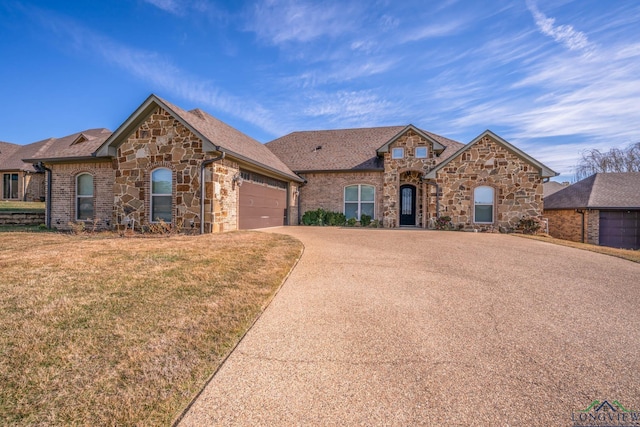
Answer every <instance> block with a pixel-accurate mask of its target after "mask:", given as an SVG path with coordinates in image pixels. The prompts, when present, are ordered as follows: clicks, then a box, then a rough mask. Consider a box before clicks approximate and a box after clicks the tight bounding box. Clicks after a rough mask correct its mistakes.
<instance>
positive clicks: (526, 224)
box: [518, 216, 541, 234]
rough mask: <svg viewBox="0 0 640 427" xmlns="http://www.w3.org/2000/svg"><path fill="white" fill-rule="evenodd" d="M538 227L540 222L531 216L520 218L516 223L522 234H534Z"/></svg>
mask: <svg viewBox="0 0 640 427" xmlns="http://www.w3.org/2000/svg"><path fill="white" fill-rule="evenodd" d="M540 227H541V225H540V220H539V219H538V218H536V217H533V216H530V217H524V216H523V217H522V218H520V222H518V230H520V231H522V232H523V233H524V234H536V233H537V232H538V230H539V229H540Z"/></svg>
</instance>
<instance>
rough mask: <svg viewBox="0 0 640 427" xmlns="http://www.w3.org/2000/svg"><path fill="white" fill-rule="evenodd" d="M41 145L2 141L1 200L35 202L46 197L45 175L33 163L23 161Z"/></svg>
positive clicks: (0, 165) (0, 150)
mask: <svg viewBox="0 0 640 427" xmlns="http://www.w3.org/2000/svg"><path fill="white" fill-rule="evenodd" d="M40 145H41V144H40V143H35V144H29V145H17V144H11V143H9V142H0V178H1V179H2V181H1V182H0V189H1V190H2V191H1V192H0V200H15V201H26V202H34V201H40V200H41V199H44V197H45V193H44V175H43V174H41V173H38V171H37V170H36V169H35V168H34V167H33V165H32V164H31V163H28V162H23V161H22V158H24V157H30V156H31V154H32V153H33V152H34V151H35V150H37V149H38V148H39V147H40Z"/></svg>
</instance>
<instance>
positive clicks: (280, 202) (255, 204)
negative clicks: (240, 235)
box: [239, 181, 287, 230]
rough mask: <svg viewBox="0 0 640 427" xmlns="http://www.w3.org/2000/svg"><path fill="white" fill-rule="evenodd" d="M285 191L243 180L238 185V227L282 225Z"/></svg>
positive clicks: (285, 199)
mask: <svg viewBox="0 0 640 427" xmlns="http://www.w3.org/2000/svg"><path fill="white" fill-rule="evenodd" d="M286 205H287V191H286V189H283V188H274V187H269V186H266V185H264V184H258V183H254V182H247V181H245V182H244V183H243V184H242V186H241V187H240V206H239V207H240V212H239V222H240V224H239V227H240V229H243V230H247V229H254V228H264V227H276V226H279V225H284V219H285V208H286Z"/></svg>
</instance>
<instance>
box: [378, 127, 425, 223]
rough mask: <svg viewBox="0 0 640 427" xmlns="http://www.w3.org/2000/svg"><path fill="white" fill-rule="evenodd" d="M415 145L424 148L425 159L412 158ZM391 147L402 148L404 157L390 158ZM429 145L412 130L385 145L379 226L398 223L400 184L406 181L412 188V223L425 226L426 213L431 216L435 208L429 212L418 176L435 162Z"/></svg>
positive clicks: (422, 185)
mask: <svg viewBox="0 0 640 427" xmlns="http://www.w3.org/2000/svg"><path fill="white" fill-rule="evenodd" d="M418 147H426V148H427V157H426V158H416V156H415V152H416V148H418ZM393 148H403V149H404V156H403V158H401V159H393V158H392V155H391V153H392V151H393ZM436 161H437V158H436V157H435V156H434V152H433V144H432V143H431V142H430V141H428V140H426V139H425V138H423V137H421V136H420V135H419V134H417V133H416V132H415V131H413V130H409V131H407V132H406V133H405V134H404V135H402V136H401V137H400V138H398V139H397V140H396V141H394V142H393V143H392V144H390V145H389V152H387V153H385V154H384V184H383V186H384V197H383V211H384V218H383V226H384V227H390V228H394V227H397V226H398V225H399V220H400V218H399V208H400V187H401V186H403V185H405V184H409V185H412V186H414V187H415V189H416V223H415V224H408V225H414V226H425V224H426V221H427V220H428V218H429V217H430V216H435V210H432V212H429V209H428V203H427V196H428V192H429V188H428V186H427V185H425V184H424V183H423V182H422V179H421V177H422V176H423V175H424V174H425V173H427V172H429V171H430V170H431V169H433V167H434V166H435V165H436Z"/></svg>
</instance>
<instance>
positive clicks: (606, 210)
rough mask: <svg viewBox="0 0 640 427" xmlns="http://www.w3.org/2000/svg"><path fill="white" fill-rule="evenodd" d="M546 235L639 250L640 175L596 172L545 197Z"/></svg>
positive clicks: (639, 173)
mask: <svg viewBox="0 0 640 427" xmlns="http://www.w3.org/2000/svg"><path fill="white" fill-rule="evenodd" d="M544 216H545V217H546V218H547V219H548V223H549V234H550V235H551V236H553V237H557V238H559V239H565V240H572V241H575V242H585V243H591V244H594V245H601V246H611V247H615V248H627V249H640V172H626V173H596V174H594V175H591V176H590V177H588V178H585V179H583V180H582V181H579V182H577V183H575V184H573V185H570V186H568V187H566V188H564V189H562V190H560V191H558V192H556V193H554V194H552V195H550V196H549V197H546V198H545V201H544Z"/></svg>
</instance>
